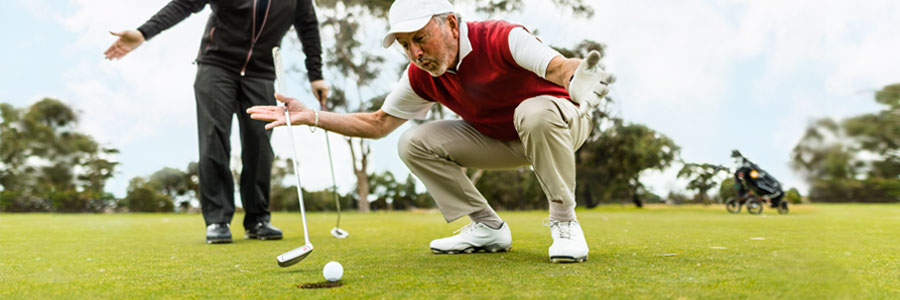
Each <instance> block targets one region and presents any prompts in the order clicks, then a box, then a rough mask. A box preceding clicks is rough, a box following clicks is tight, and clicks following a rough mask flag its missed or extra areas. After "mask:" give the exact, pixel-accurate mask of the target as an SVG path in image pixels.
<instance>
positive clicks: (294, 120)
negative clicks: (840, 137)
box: [247, 93, 309, 130]
mask: <svg viewBox="0 0 900 300" xmlns="http://www.w3.org/2000/svg"><path fill="white" fill-rule="evenodd" d="M275 99H276V100H278V101H281V102H283V103H284V105H285V106H286V107H287V108H288V111H290V113H291V124H293V125H304V124H307V123H308V122H309V120H305V119H304V115H303V114H301V113H302V112H304V111H309V109H308V108H306V106H304V105H303V103H300V101H297V99H294V98H290V97H287V96H285V95H282V94H278V93H276V94H275ZM247 113H248V114H250V118H251V119H254V120H260V121H266V122H269V123H268V124H266V129H267V130H268V129H272V128H275V127H278V126H284V125H287V123H285V121H284V107H283V106H275V105H261V106H254V107H251V108H248V109H247Z"/></svg>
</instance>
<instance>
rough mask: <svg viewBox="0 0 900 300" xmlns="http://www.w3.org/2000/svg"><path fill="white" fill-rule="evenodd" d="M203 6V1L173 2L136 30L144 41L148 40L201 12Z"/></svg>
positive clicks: (182, 0) (177, 0)
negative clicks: (142, 36)
mask: <svg viewBox="0 0 900 300" xmlns="http://www.w3.org/2000/svg"><path fill="white" fill-rule="evenodd" d="M204 6H206V1H205V0H173V1H172V2H169V4H166V6H165V7H163V8H162V9H160V10H159V12H157V13H156V15H153V17H151V18H150V20H147V22H145V23H144V25H141V27H138V29H137V30H138V31H140V32H141V33H142V34H143V35H144V39H146V40H150V39H152V38H153V37H154V36H156V35H157V34H159V33H160V32H162V31H163V30H166V29H169V28H171V27H172V26H175V24H178V22H181V21H183V20H184V19H186V18H187V17H188V16H190V15H191V14H192V13H196V12H199V11H201V10H203V7H204Z"/></svg>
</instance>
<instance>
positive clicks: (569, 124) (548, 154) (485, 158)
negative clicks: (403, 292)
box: [398, 96, 592, 222]
mask: <svg viewBox="0 0 900 300" xmlns="http://www.w3.org/2000/svg"><path fill="white" fill-rule="evenodd" d="M514 122H515V126H516V131H518V133H519V138H520V141H519V140H516V141H506V142H504V141H500V140H496V139H493V138H490V137H488V136H486V135H484V134H482V133H480V132H478V131H477V130H475V128H474V127H472V125H469V123H467V122H465V121H462V120H444V121H434V122H428V123H425V124H423V125H420V126H417V127H414V128H412V129H409V130H407V131H406V132H405V133H404V134H403V136H401V137H400V142H399V145H398V153H399V154H400V158H401V159H402V160H403V162H404V163H406V165H407V166H408V167H409V169H410V171H412V173H413V174H415V175H416V176H417V177H418V178H419V179H420V180H422V182H423V183H424V184H425V187H426V188H428V192H429V193H430V194H431V196H432V197H433V198H434V201H435V203H437V207H438V208H439V209H440V210H441V212H442V213H443V214H444V218H445V219H446V220H447V222H452V221H454V220H456V219H458V218H460V217H462V216H465V215H468V214H470V213H473V212H477V211H480V210H482V209H484V208H486V207H487V206H488V202H487V200H485V199H484V196H482V195H481V193H480V192H478V190H477V189H476V188H475V185H474V184H473V183H472V181H471V180H469V178H468V177H467V176H466V174H465V173H464V172H463V170H462V168H461V167H466V168H474V169H512V168H517V167H522V166H527V165H531V166H532V168H534V172H535V174H536V175H537V178H538V181H540V184H541V187H542V188H543V190H544V193H545V194H546V195H547V199H548V200H549V201H550V202H551V205H550V208H551V210H552V209H554V208H556V209H564V210H571V211H572V214H574V209H575V150H577V149H578V148H579V147H581V145H582V144H583V143H584V141H585V140H586V139H587V137H588V135H589V134H590V132H591V127H592V124H591V119H590V118H589V116H580V115H579V111H578V108H577V107H575V105H574V104H572V103H571V102H569V100H566V99H561V98H555V97H551V96H538V97H534V98H529V99H526V100H525V101H523V102H522V103H521V104H519V106H518V107H516V111H515V117H514ZM551 212H552V211H551Z"/></svg>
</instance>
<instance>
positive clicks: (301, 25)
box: [294, 0, 323, 82]
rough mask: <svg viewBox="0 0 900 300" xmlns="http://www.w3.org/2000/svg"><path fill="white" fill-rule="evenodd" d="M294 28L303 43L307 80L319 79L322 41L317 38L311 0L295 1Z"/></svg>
mask: <svg viewBox="0 0 900 300" xmlns="http://www.w3.org/2000/svg"><path fill="white" fill-rule="evenodd" d="M294 29H295V30H296V31H297V38H299V39H300V43H301V44H302V45H303V54H305V55H306V72H307V75H308V76H309V81H310V82H312V81H316V80H321V79H322V78H323V77H322V42H321V39H320V38H319V20H318V19H317V18H316V11H315V9H314V8H313V4H312V0H300V1H297V10H296V12H295V13H294Z"/></svg>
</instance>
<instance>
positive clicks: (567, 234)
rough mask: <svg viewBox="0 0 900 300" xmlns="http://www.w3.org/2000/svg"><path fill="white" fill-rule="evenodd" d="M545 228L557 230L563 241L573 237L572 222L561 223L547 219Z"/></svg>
mask: <svg viewBox="0 0 900 300" xmlns="http://www.w3.org/2000/svg"><path fill="white" fill-rule="evenodd" d="M543 223H544V226H547V227H550V230H556V231H558V232H559V237H560V238H563V239H569V238H571V237H572V226H571V225H572V222H571V221H568V222H560V221H557V220H553V219H550V218H545V219H544V221H543Z"/></svg>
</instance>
